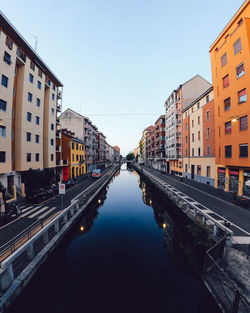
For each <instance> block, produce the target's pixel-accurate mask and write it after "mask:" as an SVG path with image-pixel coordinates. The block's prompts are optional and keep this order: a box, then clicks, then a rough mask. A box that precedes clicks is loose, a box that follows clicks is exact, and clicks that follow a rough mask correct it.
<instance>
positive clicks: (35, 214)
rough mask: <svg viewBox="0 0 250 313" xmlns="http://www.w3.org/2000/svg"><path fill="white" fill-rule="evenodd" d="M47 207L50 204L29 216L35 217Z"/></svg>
mask: <svg viewBox="0 0 250 313" xmlns="http://www.w3.org/2000/svg"><path fill="white" fill-rule="evenodd" d="M47 209H48V206H46V207H43V208H41V210H39V211H37V212H35V213H34V214H32V215H30V216H28V218H33V217H35V216H37V215H38V214H40V213H42V212H43V211H45V210H47Z"/></svg>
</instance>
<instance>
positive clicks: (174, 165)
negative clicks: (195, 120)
mask: <svg viewBox="0 0 250 313" xmlns="http://www.w3.org/2000/svg"><path fill="white" fill-rule="evenodd" d="M209 87H211V84H210V83H209V82H208V81H206V80H205V79H204V78H202V77H201V76H200V75H196V76H194V77H193V78H191V79H190V80H188V81H187V82H185V83H184V84H182V85H180V86H179V87H178V88H177V90H174V91H173V92H172V93H171V94H170V96H169V97H168V99H167V100H166V102H165V109H166V114H165V117H166V171H167V172H168V173H176V174H179V175H182V172H183V155H182V151H183V149H182V136H183V135H182V128H183V127H182V111H183V109H185V108H186V107H187V106H188V105H189V104H190V103H191V102H193V101H194V100H195V99H196V98H198V97H199V96H200V95H201V94H202V93H203V92H205V91H206V90H207V89H208V88H209Z"/></svg>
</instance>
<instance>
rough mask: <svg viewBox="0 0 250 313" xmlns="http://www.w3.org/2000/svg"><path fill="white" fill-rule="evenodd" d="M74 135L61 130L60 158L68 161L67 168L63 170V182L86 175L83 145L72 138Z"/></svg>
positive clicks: (78, 140) (80, 141)
mask: <svg viewBox="0 0 250 313" xmlns="http://www.w3.org/2000/svg"><path fill="white" fill-rule="evenodd" d="M74 135H75V133H73V132H71V131H68V130H67V129H62V156H63V160H67V161H68V166H67V167H64V168H63V180H64V181H67V180H68V179H69V178H76V177H79V176H81V175H83V174H85V173H86V164H85V144H84V142H83V141H82V140H80V139H78V138H76V137H74Z"/></svg>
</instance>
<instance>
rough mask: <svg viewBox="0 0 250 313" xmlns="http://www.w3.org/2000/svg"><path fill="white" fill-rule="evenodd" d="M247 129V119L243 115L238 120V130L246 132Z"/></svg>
mask: <svg viewBox="0 0 250 313" xmlns="http://www.w3.org/2000/svg"><path fill="white" fill-rule="evenodd" d="M247 129H248V119H247V115H245V116H242V117H241V118H240V130H247Z"/></svg>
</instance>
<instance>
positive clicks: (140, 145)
mask: <svg viewBox="0 0 250 313" xmlns="http://www.w3.org/2000/svg"><path fill="white" fill-rule="evenodd" d="M139 147H140V156H142V139H141V140H140V142H139Z"/></svg>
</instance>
